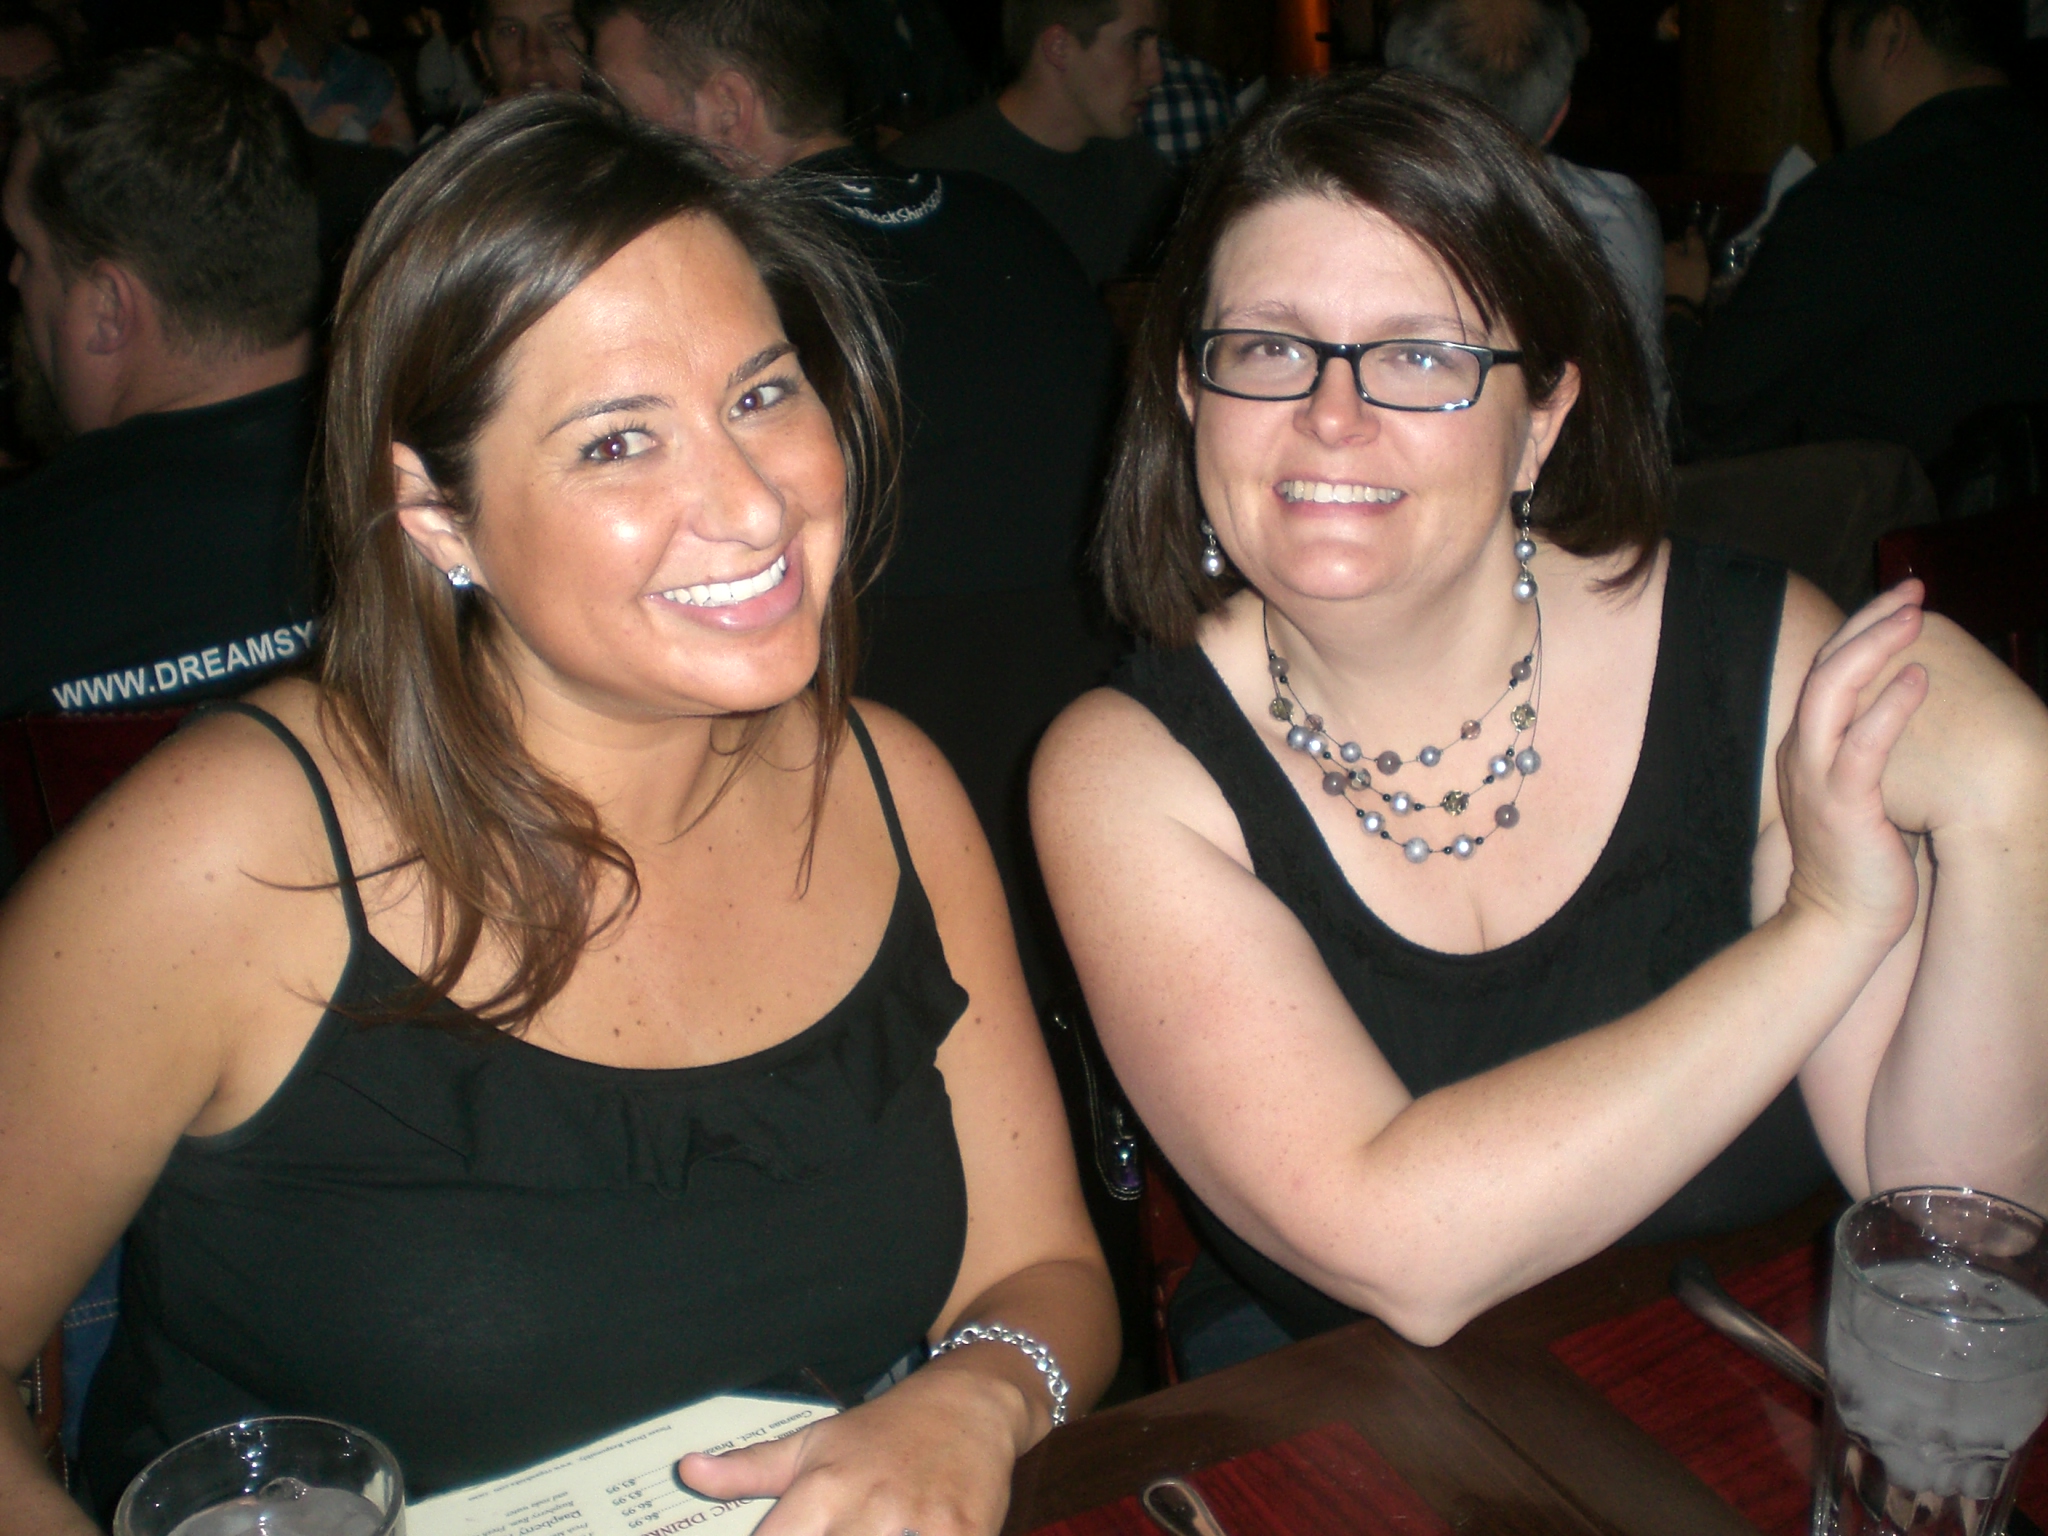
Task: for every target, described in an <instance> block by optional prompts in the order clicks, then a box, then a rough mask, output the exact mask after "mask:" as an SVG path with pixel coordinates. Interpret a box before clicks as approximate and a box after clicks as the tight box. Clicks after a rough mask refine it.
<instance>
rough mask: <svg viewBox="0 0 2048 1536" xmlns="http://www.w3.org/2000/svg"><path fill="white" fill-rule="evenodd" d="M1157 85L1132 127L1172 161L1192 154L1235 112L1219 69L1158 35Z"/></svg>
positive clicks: (1215, 136) (1214, 136)
mask: <svg viewBox="0 0 2048 1536" xmlns="http://www.w3.org/2000/svg"><path fill="white" fill-rule="evenodd" d="M1159 67H1160V72H1161V78H1160V82H1159V86H1158V88H1157V89H1156V90H1154V91H1153V92H1152V95H1151V97H1150V98H1149V99H1148V100H1147V101H1146V103H1145V111H1144V114H1143V116H1142V117H1141V118H1140V119H1139V122H1138V127H1139V130H1140V131H1141V132H1143V133H1144V135H1145V137H1146V138H1148V139H1150V140H1151V141H1152V147H1153V148H1154V149H1156V150H1158V151H1159V153H1160V154H1161V155H1163V156H1165V157H1166V159H1168V160H1169V161H1171V162H1172V163H1173V164H1175V165H1185V164H1187V162H1188V161H1190V160H1192V159H1194V157H1195V156H1196V155H1199V154H1200V153H1201V152H1202V151H1203V150H1204V149H1207V148H1208V147H1209V145H1210V144H1211V143H1212V142H1213V141H1214V140H1216V139H1218V138H1220V137H1221V136H1222V134H1223V130H1224V129H1226V128H1228V127H1229V126H1230V124H1231V122H1232V121H1233V120H1234V119H1235V118H1236V116H1237V101H1236V98H1235V97H1233V96H1232V95H1231V92H1230V85H1229V83H1228V82H1227V81H1226V80H1224V78H1223V72H1222V71H1221V70H1219V69H1217V68H1216V67H1215V66H1214V65H1213V64H1206V63H1204V62H1203V61H1202V60H1200V59H1196V58H1190V57H1189V56H1188V55H1187V54H1184V53H1182V52H1181V51H1180V50H1179V49H1178V48H1176V47H1174V46H1173V44H1171V43H1169V42H1167V41H1166V39H1164V38H1161V39H1160V40H1159Z"/></svg>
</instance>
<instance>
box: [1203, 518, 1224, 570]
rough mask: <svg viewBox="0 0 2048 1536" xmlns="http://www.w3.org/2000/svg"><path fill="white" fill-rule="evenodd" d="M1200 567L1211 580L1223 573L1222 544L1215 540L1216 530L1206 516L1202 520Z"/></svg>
mask: <svg viewBox="0 0 2048 1536" xmlns="http://www.w3.org/2000/svg"><path fill="white" fill-rule="evenodd" d="M1202 569H1203V571H1205V572H1206V573H1207V574H1208V576H1209V579H1210V580H1212V581H1213V580H1215V579H1216V578H1217V577H1219V576H1221V575H1222V574H1223V546H1222V545H1221V544H1218V543H1217V542H1216V530H1215V529H1214V528H1211V527H1210V526H1209V522H1208V519H1206V518H1204V519H1203V520H1202Z"/></svg>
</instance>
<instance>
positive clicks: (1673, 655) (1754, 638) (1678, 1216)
mask: <svg viewBox="0 0 2048 1536" xmlns="http://www.w3.org/2000/svg"><path fill="white" fill-rule="evenodd" d="M1784 598H1785V572H1784V570H1783V568H1782V567H1778V566H1773V565H1769V564H1766V563H1764V562H1761V561H1757V560H1753V559H1750V558H1748V557H1746V556H1741V555H1736V554H1732V553H1729V552H1726V551H1722V550H1716V549H1709V548H1702V547H1698V546H1694V545H1691V544H1688V543H1685V542H1683V541H1679V540H1674V541H1673V542H1672V548H1671V559H1670V574H1669V578H1668V581H1667V585H1666V587H1665V591H1664V607H1663V627H1662V632H1661V635H1660V638H1659V641H1658V650H1657V668H1656V673H1655V677H1654V681H1653V682H1652V684H1651V690H1650V706H1649V714H1648V718H1647V719H1646V721H1645V722H1644V726H1643V741H1642V752H1641V756H1640V758H1639V759H1638V761H1637V764H1636V773H1635V778H1634V781H1633V782H1632V783H1631V784H1630V786H1629V791H1628V795H1627V797H1626V799H1625V800H1624V802H1623V804H1622V809H1621V814H1620V816H1619V817H1618V818H1617V820H1616V822H1615V824H1614V830H1613V831H1612V832H1611V833H1610V834H1609V836H1608V840H1607V845H1606V847H1605V848H1604V849H1602V850H1601V853H1600V857H1599V858H1598V860H1597V861H1596V862H1595V863H1594V865H1593V869H1592V871H1591V873H1589V874H1588V875H1587V877H1586V879H1585V881H1584V883H1583V884H1581V885H1580V887H1579V888H1578V890H1577V891H1576V892H1574V893H1573V894H1572V896H1571V897H1570V898H1569V899H1567V900H1566V902H1565V903H1564V905H1563V906H1562V907H1561V908H1560V909H1559V910H1558V911H1557V912H1556V913H1555V914H1554V915H1553V916H1552V917H1551V918H1550V919H1549V920H1548V921H1547V922H1545V923H1543V924H1542V925H1541V926H1540V927H1538V928H1537V929H1536V930H1535V931H1534V932H1532V933H1529V934H1527V935H1525V936H1524V937H1522V938H1520V939H1517V940H1515V941H1514V942H1512V943H1509V944H1504V945H1502V946H1501V947H1500V948H1498V949H1491V950H1486V951H1484V952H1482V953H1479V954H1470V955H1457V954H1445V953H1443V952H1441V951H1438V950H1433V949H1425V948H1424V947H1422V946H1421V945H1419V944H1414V943H1411V942H1409V941H1408V940H1407V939H1404V938H1402V937H1401V936H1400V935H1399V934H1398V933H1396V932H1394V930H1393V929H1391V928H1389V927H1388V926H1387V925H1386V924H1385V923H1384V922H1382V921H1381V920H1380V919H1379V918H1378V917H1377V916H1375V915H1374V913H1373V912H1372V911H1371V910H1370V909H1369V908H1368V907H1367V906H1366V905H1365V904H1364V902H1362V901H1361V900H1360V899H1359V897H1358V895H1357V893H1356V892H1355V891H1353V890H1352V888H1351V886H1350V884H1349V882H1347V881H1346V880H1345V878H1344V876H1343V873H1342V872H1341V871H1340V870H1339V869H1338V867H1337V863H1336V861H1335V860H1334V859H1332V858H1331V856H1330V852H1329V848H1328V846H1327V845H1326V844H1325V843H1324V841H1323V835H1322V832H1321V830H1320V829H1319V827H1318V825H1317V823H1316V822H1315V821H1314V820H1313V819H1312V818H1311V816H1310V815H1309V812H1308V809H1307V807H1305V806H1304V805H1303V804H1302V802H1301V797H1300V795H1299V794H1298V793H1297V791H1296V790H1295V787H1294V785H1293V783H1292V781H1290V780H1289V779H1288V778H1287V776H1286V774H1285V772H1284V771H1283V770H1282V769H1281V767H1280V765H1279V763H1278V762H1276V761H1275V760H1274V757H1273V754H1272V752H1271V751H1270V750H1269V749H1268V748H1267V746H1266V745H1265V744H1264V742H1263V741H1261V739H1260V738H1259V736H1258V734H1257V732H1256V731H1255V730H1254V729H1253V727H1252V724H1251V722H1249V721H1248V720H1246V719H1245V717H1244V713H1243V711H1242V710H1240V709H1239V708H1238V706H1237V703H1236V701H1235V700H1234V699H1233V698H1232V697H1231V696H1230V693H1229V691H1228V689H1226V688H1225V686H1224V684H1223V680H1222V679H1221V678H1220V677H1218V676H1217V674H1216V670H1215V668H1214V667H1212V666H1211V665H1210V663H1209V660H1208V658H1207V657H1206V656H1205V655H1204V654H1203V653H1202V651H1201V650H1200V648H1199V647H1190V648H1188V649H1185V650H1179V651H1149V652H1140V653H1139V654H1138V655H1136V656H1134V657H1132V658H1131V659H1130V660H1129V661H1128V662H1127V663H1126V664H1125V666H1124V667H1123V669H1122V670H1121V671H1120V672H1119V673H1118V675H1117V676H1116V677H1115V678H1114V679H1113V680H1112V681H1113V684H1114V686H1115V687H1117V688H1119V689H1121V690H1122V691H1123V692H1125V693H1127V694H1129V695H1130V696H1131V697H1132V698H1134V699H1136V700H1137V701H1138V702H1139V703H1141V704H1143V705H1144V706H1145V707H1146V708H1147V709H1149V710H1151V711H1152V713H1153V714H1154V715H1156V716H1157V717H1158V718H1159V720H1160V722H1161V723H1162V724H1163V725H1165V726H1166V728H1167V729H1168V730H1169V731H1171V732H1172V733H1173V736H1174V739H1175V740H1177V741H1178V742H1179V743H1180V744H1181V745H1182V746H1183V747H1185V748H1187V750H1188V751H1190V752H1191V753H1193V754H1194V756H1195V757H1196V759H1197V760H1198V761H1199V762H1200V763H1201V764H1202V766H1203V768H1204V769H1206V770H1207V771H1208V773H1209V776H1210V777H1211V778H1212V779H1214V780H1215V782H1216V785H1217V787H1218V788H1219V789H1220V790H1222V792H1223V795H1224V798H1225V800H1226V801H1228V803H1229V805H1230V808H1231V810H1232V812H1234V813H1235V815H1236V817H1237V821H1238V826H1239V827H1240V829H1241V830H1242V832H1243V834H1244V839H1245V843H1246V846H1247V847H1248V848H1249V850H1250V852H1251V857H1252V867H1253V871H1254V872H1255V873H1256V874H1257V876H1258V878H1259V879H1260V880H1261V881H1262V882H1263V883H1264V884H1265V885H1266V886H1267V888H1268V889H1270V890H1271V891H1272V892H1273V893H1274V894H1275V895H1276V896H1278V897H1279V898H1280V899H1281V900H1282V901H1284V902H1285V903H1286V904H1287V906H1288V908H1289V909H1290V910H1292V911H1293V913H1294V915H1295V916H1296V917H1297V918H1298V919H1299V920H1300V921H1301V924H1302V926H1303V927H1304V928H1305V929H1306V930H1307V931H1308V934H1309V936H1310V937H1311V938H1312V939H1314V941H1315V944H1316V948H1317V950H1318V952H1319V953H1320V954H1321V955H1322V959H1323V963H1324V964H1325V965H1326V966H1328V967H1329V970H1330V975H1331V976H1332V978H1334V979H1335V981H1336V983H1337V985H1338V988H1339V989H1340V990H1341V991H1342V992H1343V994H1344V997H1345V999H1346V1001H1348V1002H1349V1003H1350V1005H1351V1008H1352V1011H1353V1012H1354V1013H1356V1014H1357V1016H1358V1020H1359V1022H1360V1023H1361V1024H1362V1025H1363V1026H1364V1027H1365V1029H1366V1032H1367V1033H1368V1034H1370V1035H1371V1036H1372V1039H1373V1043H1374V1044H1375V1045H1376V1046H1378V1047H1379V1049H1380V1052H1381V1053H1382V1054H1383V1055H1384V1056H1385V1057H1386V1059H1387V1061H1388V1063H1389V1065H1391V1066H1392V1067H1393V1069H1394V1071H1395V1072H1396V1073H1397V1074H1398V1075H1399V1077H1400V1079H1401V1081H1402V1083H1403V1084H1404V1085H1405V1086H1406V1087H1407V1089H1408V1091H1409V1092H1410V1093H1411V1094H1414V1095H1416V1096H1418V1097H1419V1096H1421V1095H1422V1094H1425V1093H1428V1092H1429V1091H1431V1090H1432V1089H1435V1088H1440V1087H1443V1086H1444V1085H1446V1084H1448V1083H1454V1082H1458V1081H1460V1080H1462V1079H1464V1078H1467V1077H1472V1076H1475V1075H1477V1074H1478V1073H1481V1072H1485V1071H1487V1070H1489V1069H1491V1068H1493V1067H1497V1066H1500V1065H1502V1064H1503V1063H1505V1062H1508V1061H1512V1060H1513V1059H1515V1058H1516V1057H1518V1056H1522V1055H1526V1054H1527V1053H1529V1052H1530V1051H1534V1050H1537V1049H1539V1048H1540V1047H1542V1046H1545V1045H1549V1044H1552V1043H1554V1042H1555V1041H1558V1040H1563V1039H1567V1038H1569V1037H1570V1036H1572V1035H1576V1034H1579V1033H1580V1032H1582V1031H1584V1030H1587V1029H1591V1028H1594V1027H1595V1026H1597V1025H1600V1024H1605V1023H1608V1022H1610V1021H1611V1020H1613V1019H1616V1018H1619V1017H1620V1016H1621V1015H1623V1014H1625V1013H1628V1012H1630V1011H1631V1010H1633V1009H1635V1008H1639V1007H1641V1006H1642V1005H1643V1004H1645V1003H1647V1002H1649V1001H1650V1000H1651V999H1653V998H1655V997H1657V996H1659V995H1660V994H1662V993H1663V992H1665V991H1667V990H1669V989H1670V988H1671V987H1672V986H1673V985H1674V984H1675V983H1677V982H1678V981H1679V980H1680V979H1681V978H1683V977H1684V976H1685V975H1687V974H1688V973H1689V972H1691V971H1692V970H1693V969H1694V968H1696V967H1697V966H1698V965H1699V964H1700V963H1701V962H1702V961H1704V960H1706V959H1708V958H1709V957H1711V956H1712V955H1714V954H1715V953H1716V952H1717V951H1719V950H1721V949H1722V948H1724V947H1725V946H1727V945H1728V944H1730V943H1732V942H1734V941H1735V940H1736V939H1738V938H1740V937H1741V936H1742V935H1743V934H1745V933H1747V932H1748V931H1749V929H1750V868H1751V860H1752V855H1753V853H1754V850H1755V847H1756V836H1757V815H1758V798H1757V797H1758V791H1759V786H1760V784H1761V782H1762V773H1763V768H1764V749H1765V746H1766V743H1767V730H1766V726H1767V720H1766V714H1767V711H1768V709H1769V704H1770V685H1771V667H1772V661H1773V659H1774V657H1775V655H1776V651H1777V639H1778V622H1779V618H1780V615H1781V612H1782V610H1783V607H1784ZM1489 830H1490V829H1489ZM1479 857H1481V858H1484V857H1485V851H1484V850H1483V849H1482V850H1481V852H1480V854H1479ZM1829 1174H1830V1170H1829V1167H1828V1163H1827V1160H1826V1158H1825V1156H1824V1155H1823V1154H1822V1152H1821V1149H1820V1144H1819V1142H1818V1141H1817V1140H1816V1138H1815V1136H1814V1132H1813V1126H1812V1123H1811V1122H1810V1121H1809V1119H1808V1118H1807V1114H1806V1108H1805V1104H1804V1102H1803V1101H1802V1100H1801V1098H1800V1096H1799V1091H1798V1087H1797V1085H1796V1084H1795V1085H1793V1086H1791V1087H1788V1088H1787V1089H1786V1090H1785V1091H1784V1092H1783V1093H1782V1094H1780V1095H1779V1097H1778V1098H1777V1100H1776V1101H1775V1102H1773V1103H1772V1104H1771V1106H1770V1107H1769V1108H1768V1109H1766V1110H1765V1111H1764V1113H1763V1114H1762V1115H1761V1116H1760V1117H1759V1118H1758V1119H1757V1121H1756V1122H1755V1123H1754V1124H1753V1125H1751V1126H1750V1127H1749V1129H1748V1130H1747V1131H1745V1132H1744V1133H1743V1134H1742V1136H1741V1137H1740V1138H1738V1139H1737V1140H1736V1141H1735V1143H1734V1144H1733V1145H1731V1146H1730V1147H1729V1148H1728V1149H1727V1150H1726V1151H1724V1152H1723V1153H1722V1154H1721V1155H1720V1156H1719V1157H1717V1158H1716V1159H1715V1160H1714V1161H1713V1162H1712V1163H1711V1164H1709V1165H1708V1166H1707V1167H1706V1168H1705V1169H1703V1170H1702V1171H1701V1172H1700V1173H1699V1175H1698V1176H1697V1177H1695V1178H1694V1179H1693V1180H1692V1181H1691V1182H1690V1183H1688V1184H1687V1185H1686V1186H1685V1187H1684V1188H1683V1189H1681V1190H1679V1192H1678V1193H1677V1194H1675V1195H1674V1196H1672V1198H1671V1199H1670V1200H1669V1201H1668V1202H1667V1203H1666V1204H1665V1205H1664V1206H1663V1207H1662V1208H1661V1209H1660V1210H1658V1211H1656V1212H1655V1213H1653V1214H1652V1215H1651V1216H1650V1217H1649V1218H1648V1219H1647V1220H1645V1221H1644V1222H1643V1223H1642V1224H1641V1225H1640V1226H1639V1227H1638V1228H1637V1229H1636V1231H1635V1232H1634V1233H1633V1234H1631V1240H1632V1241H1639V1242H1652V1241H1659V1240H1662V1239H1665V1238H1671V1237H1678V1236H1683V1235H1687V1234H1696V1233H1705V1232H1712V1231H1725V1230H1729V1229H1732V1228H1735V1227H1740V1226H1746V1225H1748V1224H1750V1223H1752V1222H1756V1221H1761V1220H1764V1219H1765V1218H1767V1217H1769V1216H1772V1215H1775V1214H1777V1213H1778V1212H1779V1211H1782V1210H1785V1209H1787V1208H1789V1207H1790V1206H1792V1205H1794V1204H1796V1203H1797V1202H1798V1201H1799V1200H1800V1199H1802V1198H1804V1197H1805V1196H1806V1195H1808V1194H1810V1193H1812V1192H1813V1191H1814V1190H1815V1189H1817V1188H1819V1187H1820V1186H1821V1184H1822V1183H1823V1182H1825V1181H1826V1179H1827V1178H1828V1177H1829ZM1184 1199H1185V1200H1186V1204H1187V1209H1188V1214H1189V1217H1190V1220H1191V1221H1192V1223H1193V1225H1194V1226H1195V1228H1196V1230H1197V1232H1198V1233H1199V1235H1200V1236H1201V1238H1202V1240H1203V1241H1204V1243H1205V1244H1207V1245H1208V1247H1209V1249H1210V1251H1211V1252H1212V1253H1213V1254H1214V1256H1215V1257H1216V1259H1217V1260H1218V1261H1219V1262H1220V1263H1221V1264H1222V1265H1223V1267H1224V1268H1225V1269H1226V1270H1227V1271H1228V1272H1229V1273H1230V1274H1231V1275H1232V1276H1233V1277H1234V1278H1235V1279H1236V1280H1237V1281H1238V1282H1239V1283H1240V1284H1241V1285H1243V1286H1244V1287H1245V1288H1246V1289H1247V1290H1249V1291H1250V1292H1251V1293H1252V1294H1253V1295H1254V1296H1256V1297H1257V1298H1258V1299H1259V1301H1260V1302H1261V1303H1262V1304H1263V1305H1264V1306H1265V1308H1266V1309H1267V1311H1269V1312H1270V1313H1272V1315H1273V1316H1274V1318H1275V1320H1276V1321H1278V1322H1279V1323H1280V1325H1281V1326H1282V1327H1283V1328H1285V1329H1287V1330H1288V1332H1290V1333H1292V1334H1293V1335H1294V1336H1296V1337H1297V1338H1299V1337H1306V1336H1307V1335H1309V1334H1312V1333H1318V1332H1321V1331H1323V1330H1325V1329H1328V1328H1334V1327H1336V1326H1338V1325H1339V1324H1341V1323H1346V1322H1351V1321H1354V1320H1356V1319H1357V1318H1358V1316H1359V1315H1360V1314H1359V1313H1357V1312H1355V1311H1353V1310H1352V1309H1351V1308H1349V1307H1347V1306H1345V1305H1344V1304H1343V1303H1341V1302H1339V1301H1337V1300H1335V1299H1334V1298H1332V1297H1330V1296H1327V1295H1325V1294H1324V1293H1323V1292H1321V1291H1318V1290H1316V1289H1315V1288H1314V1287H1312V1286H1310V1285H1309V1284H1307V1283H1306V1282H1305V1281H1303V1280H1300V1279H1298V1278H1296V1277H1295V1276H1294V1275H1292V1274H1290V1273H1289V1272H1288V1271H1286V1270H1285V1269H1283V1268H1281V1267H1280V1266H1279V1265H1277V1264H1275V1263H1274V1262H1273V1261H1272V1260H1270V1259H1268V1258H1266V1257H1265V1256H1264V1255H1263V1254H1261V1253H1259V1252H1258V1251H1257V1250H1256V1249H1254V1248H1253V1247H1252V1246H1251V1245H1250V1244H1249V1243H1247V1242H1245V1241H1244V1240H1243V1239H1242V1238H1240V1237H1238V1236H1237V1234H1236V1233H1234V1232H1232V1231H1231V1230H1230V1229H1229V1228H1228V1227H1226V1226H1225V1225H1224V1224H1223V1223H1222V1222H1221V1221H1219V1220H1218V1219H1217V1218H1216V1216H1215V1215H1214V1214H1213V1213H1212V1212H1211V1211H1209V1209H1208V1208H1207V1207H1206V1206H1204V1205H1203V1204H1202V1203H1201V1201H1200V1200H1199V1199H1198V1198H1195V1197H1194V1196H1193V1195H1192V1194H1191V1193H1185V1194H1184Z"/></svg>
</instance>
